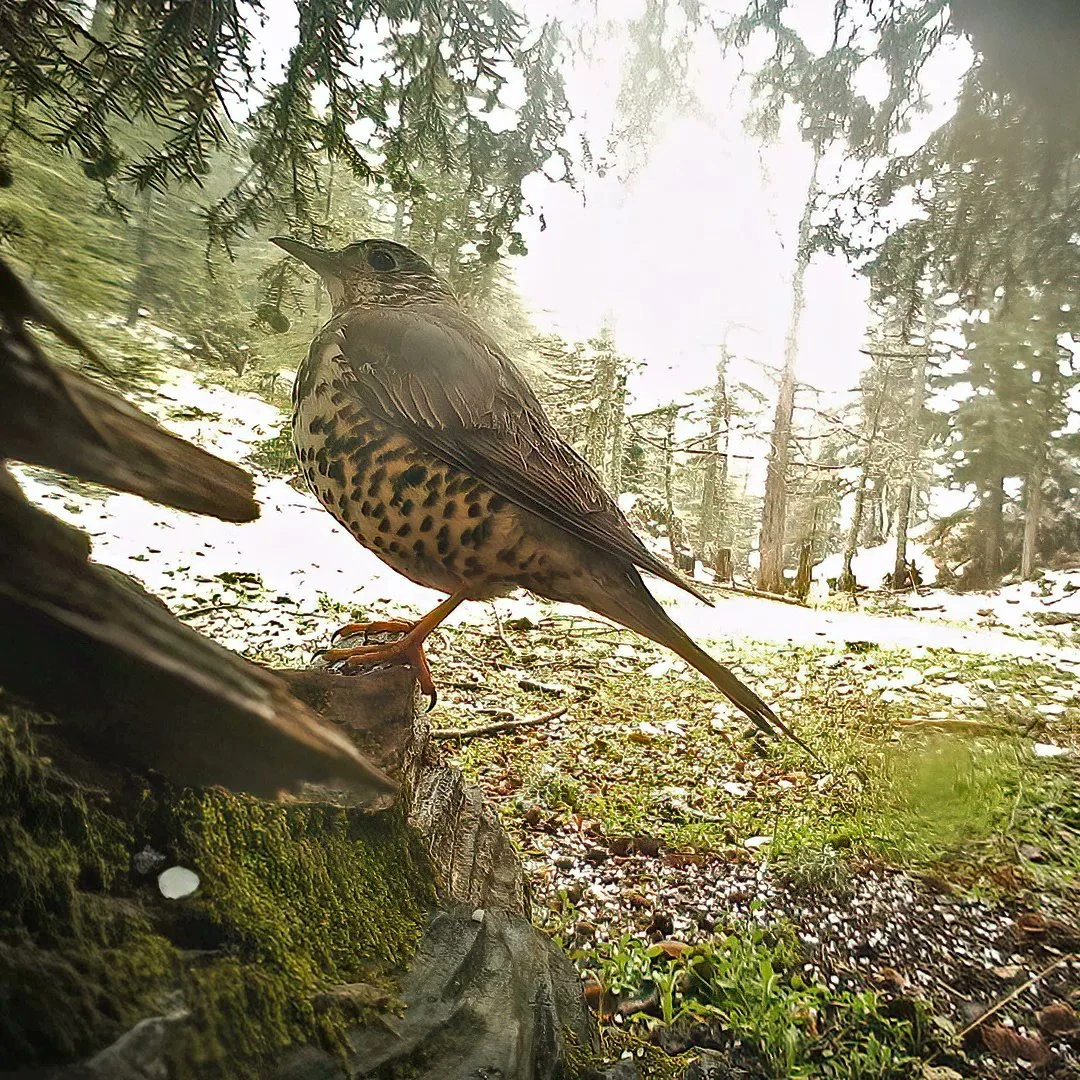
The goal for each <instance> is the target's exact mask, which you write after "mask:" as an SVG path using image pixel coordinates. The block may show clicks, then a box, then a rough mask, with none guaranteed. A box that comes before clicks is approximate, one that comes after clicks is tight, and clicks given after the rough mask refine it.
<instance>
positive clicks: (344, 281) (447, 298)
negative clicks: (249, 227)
mask: <svg viewBox="0 0 1080 1080" xmlns="http://www.w3.org/2000/svg"><path fill="white" fill-rule="evenodd" d="M270 242H271V243H273V244H277V246H278V247H279V248H283V249H284V250H285V251H287V252H288V253H289V254H290V255H292V256H293V257H294V258H297V259H299V260H300V261H301V262H302V263H305V264H306V265H307V266H310V267H311V269H312V270H314V271H316V273H318V274H319V276H320V277H321V278H322V279H323V283H324V284H325V285H326V289H327V292H329V293H330V302H331V303H332V304H333V306H334V312H335V314H336V313H337V312H339V311H343V310H345V309H346V308H350V307H383V306H386V307H407V306H412V305H414V304H435V303H447V302H451V303H453V302H454V296H453V293H452V292H451V291H450V288H449V287H448V286H447V285H446V283H445V282H444V281H443V280H442V279H441V278H440V277H439V275H438V274H436V273H435V271H434V270H433V269H432V268H431V264H430V263H429V262H428V261H427V260H426V259H424V258H423V257H422V256H420V255H417V254H416V252H415V251H413V250H411V249H410V248H407V247H405V245H404V244H396V243H394V241H393V240H360V241H358V242H357V243H355V244H349V245H348V246H347V247H343V248H342V249H341V250H340V251H326V250H324V249H322V248H317V247H312V246H311V245H310V244H305V243H303V242H302V241H300V240H293V239H291V238H290V237H287V236H273V237H271V238H270Z"/></svg>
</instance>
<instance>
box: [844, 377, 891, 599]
mask: <svg viewBox="0 0 1080 1080" xmlns="http://www.w3.org/2000/svg"><path fill="white" fill-rule="evenodd" d="M891 373H892V369H891V367H890V364H889V361H888V360H886V361H885V366H884V371H883V373H882V377H881V387H880V389H879V390H878V393H877V398H876V400H875V402H874V411H873V412H872V413H871V414H870V416H869V417H866V418H865V419H864V421H863V432H864V440H865V446H864V449H863V463H862V468H861V469H860V470H859V486H858V487H857V488H856V489H855V508H854V510H853V511H852V516H851V527H850V528H849V529H848V534H847V543H846V544H845V545H844V569H843V570H842V571H841V573H840V588H841V589H842V590H843V591H845V592H854V590H855V585H856V582H855V575H854V574H853V573H852V570H851V563H852V560H853V559H854V558H855V553H856V552H857V551H858V550H859V534H860V532H861V531H862V523H863V511H864V509H865V507H866V485H867V484H868V483H869V481H870V472H871V469H872V468H873V467H874V449H875V447H876V446H877V437H878V429H879V427H880V426H881V410H882V408H883V407H884V405H885V398H886V397H887V396H888V393H889V384H890V381H891Z"/></svg>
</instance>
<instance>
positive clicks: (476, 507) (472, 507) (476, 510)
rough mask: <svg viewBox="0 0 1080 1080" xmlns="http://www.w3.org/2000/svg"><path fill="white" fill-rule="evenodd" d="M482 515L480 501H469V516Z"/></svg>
mask: <svg viewBox="0 0 1080 1080" xmlns="http://www.w3.org/2000/svg"><path fill="white" fill-rule="evenodd" d="M479 516H480V504H479V503H478V502H474V503H469V517H479Z"/></svg>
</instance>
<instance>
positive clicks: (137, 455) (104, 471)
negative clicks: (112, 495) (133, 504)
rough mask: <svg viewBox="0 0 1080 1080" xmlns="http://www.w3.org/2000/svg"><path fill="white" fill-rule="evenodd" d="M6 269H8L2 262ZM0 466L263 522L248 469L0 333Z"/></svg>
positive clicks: (29, 344) (25, 340)
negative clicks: (24, 465)
mask: <svg viewBox="0 0 1080 1080" xmlns="http://www.w3.org/2000/svg"><path fill="white" fill-rule="evenodd" d="M0 266H2V263H0ZM0 401H2V402H3V403H4V408H3V409H2V410H0V459H4V458H8V459H14V460H16V461H25V462H28V463H30V464H34V465H45V466H47V467H48V468H50V469H58V470H59V471H60V472H65V473H68V474H69V475H71V476H77V477H79V478H80V479H82V480H90V481H93V482H95V483H99V484H106V485H107V486H109V487H111V488H115V489H116V490H117V491H128V492H131V493H132V494H134V495H141V496H143V498H147V499H152V500H153V501H154V502H159V503H164V504H165V505H167V506H175V507H176V508H177V509H180V510H192V511H194V512H196V513H200V514H212V515H213V516H215V517H219V518H222V519H223V520H225V521H252V520H254V519H255V518H257V517H258V516H259V507H258V504H257V503H256V502H255V498H254V492H255V484H254V481H253V480H252V479H251V476H250V475H249V474H248V473H246V472H245V471H244V470H243V469H241V468H239V467H238V466H236V465H233V464H231V463H229V462H227V461H222V460H221V458H218V457H215V456H214V455H213V454H209V453H207V452H206V451H205V450H202V449H200V448H199V447H197V446H193V445H192V444H191V443H188V442H185V441H184V440H183V439H181V438H178V437H177V436H176V435H172V434H170V433H169V432H167V431H166V430H165V429H164V428H162V427H160V426H159V425H158V424H157V423H155V422H154V421H153V420H151V419H150V417H149V416H147V415H146V414H145V413H143V412H140V411H139V410H138V409H136V408H135V407H134V406H133V405H129V404H128V403H127V402H126V401H124V399H123V398H121V397H118V396H117V395H116V394H113V393H111V392H110V391H108V390H106V389H104V388H103V387H100V386H98V385H97V384H96V383H94V382H92V381H91V380H90V379H87V378H86V377H85V376H83V375H80V374H78V373H77V372H74V371H70V370H68V369H66V368H61V367H57V366H54V365H52V364H50V363H49V361H48V359H47V358H46V357H45V355H44V354H43V353H42V352H41V350H40V349H39V348H38V347H37V346H36V345H35V343H34V342H33V340H32V339H31V338H30V337H29V336H22V337H20V336H17V335H13V334H11V333H8V332H4V333H2V334H0Z"/></svg>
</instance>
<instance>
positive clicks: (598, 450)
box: [585, 332, 616, 476]
mask: <svg viewBox="0 0 1080 1080" xmlns="http://www.w3.org/2000/svg"><path fill="white" fill-rule="evenodd" d="M603 341H604V346H603V347H601V348H600V349H599V351H598V355H597V357H596V367H595V369H594V371H593V380H592V400H593V403H594V404H593V408H592V411H591V412H590V414H589V419H588V423H587V424H586V426H585V459H586V460H587V461H588V462H589V463H590V464H591V465H592V466H593V467H594V468H595V469H596V471H597V472H599V473H600V475H601V476H608V475H610V470H609V469H608V467H607V454H608V441H609V436H610V434H611V419H612V413H613V412H614V403H615V385H616V378H615V352H614V349H610V348H607V334H606V332H605V334H604V335H603Z"/></svg>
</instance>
